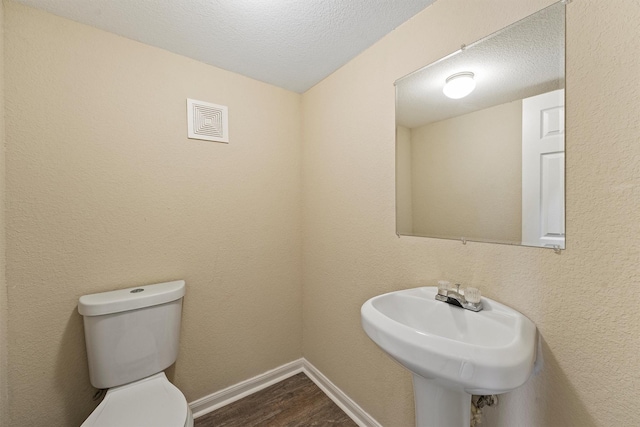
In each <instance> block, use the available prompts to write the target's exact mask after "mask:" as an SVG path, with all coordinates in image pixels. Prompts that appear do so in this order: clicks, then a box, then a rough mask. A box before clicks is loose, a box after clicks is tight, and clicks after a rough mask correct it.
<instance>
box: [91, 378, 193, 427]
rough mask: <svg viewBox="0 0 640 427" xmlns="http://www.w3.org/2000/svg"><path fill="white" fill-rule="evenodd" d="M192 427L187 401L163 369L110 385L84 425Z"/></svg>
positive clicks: (96, 426)
mask: <svg viewBox="0 0 640 427" xmlns="http://www.w3.org/2000/svg"><path fill="white" fill-rule="evenodd" d="M116 426H117V427H147V426H148V427H193V414H192V413H191V409H190V408H189V405H188V404H187V400H186V399H185V397H184V396H183V394H182V393H181V392H180V390H178V388H177V387H176V386H174V385H173V384H171V383H170V382H169V380H168V379H167V377H166V375H165V374H164V372H161V373H159V374H155V375H152V376H151V377H149V378H145V379H142V380H139V381H136V382H134V383H131V384H126V385H122V386H119V387H114V388H111V389H109V390H108V391H107V394H106V395H105V397H104V400H103V401H102V402H101V403H100V405H98V407H97V408H96V409H95V410H94V411H93V412H92V413H91V415H90V416H89V418H87V420H86V421H85V422H84V423H83V424H82V426H81V427H116Z"/></svg>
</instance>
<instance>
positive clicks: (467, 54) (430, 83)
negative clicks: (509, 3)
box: [396, 3, 564, 128]
mask: <svg viewBox="0 0 640 427" xmlns="http://www.w3.org/2000/svg"><path fill="white" fill-rule="evenodd" d="M462 71H471V72H473V73H474V75H475V77H474V78H475V81H476V89H475V90H474V91H473V92H472V93H471V94H470V95H469V96H467V97H465V98H462V99H449V98H447V97H445V95H444V94H443V93H442V88H443V86H444V83H445V80H446V79H447V77H449V76H450V75H452V74H455V73H459V72H462ZM563 87H564V5H563V4H562V3H556V4H554V5H552V6H549V7H547V8H546V9H543V10H542V11H540V12H538V13H536V14H533V15H531V16H529V17H527V18H525V19H523V20H521V21H518V22H516V23H515V24H513V25H511V26H509V27H507V28H505V29H503V30H502V31H498V32H497V33H495V34H492V35H491V36H489V37H487V38H485V39H483V40H480V41H479V42H477V43H474V44H473V45H470V46H469V47H467V48H466V49H464V50H461V51H459V52H457V53H455V54H453V55H451V56H449V57H447V58H444V59H442V60H440V61H437V62H435V63H433V64H431V65H429V66H427V67H425V68H423V69H421V70H419V71H417V72H415V73H413V74H410V75H409V76H407V77H404V78H402V79H400V80H399V81H398V82H397V85H396V93H397V108H396V123H398V124H399V125H401V126H405V127H408V128H415V127H419V126H423V125H425V124H427V123H431V122H435V121H438V120H444V119H447V118H450V117H455V116H459V115H461V114H466V113H470V112H472V111H476V110H481V109H484V108H487V107H490V106H494V105H499V104H504V103H506V102H511V101H515V100H518V99H523V98H527V97H530V96H534V95H539V94H541V93H545V92H549V91H551V90H555V89H559V88H563Z"/></svg>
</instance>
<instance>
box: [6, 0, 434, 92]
mask: <svg viewBox="0 0 640 427" xmlns="http://www.w3.org/2000/svg"><path fill="white" fill-rule="evenodd" d="M18 1H19V2H20V3H22V4H25V5H28V6H33V7H36V8H39V9H43V10H46V11H48V12H51V13H53V14H56V15H59V16H62V17H65V18H69V19H72V20H74V21H77V22H81V23H84V24H88V25H91V26H93V27H97V28H100V29H103V30H106V31H109V32H112V33H115V34H119V35H121V36H124V37H127V38H130V39H133V40H137V41H140V42H142V43H146V44H149V45H152V46H157V47H160V48H163V49H166V50H169V51H171V52H175V53H178V54H180V55H184V56H188V57H190V58H193V59H196V60H198V61H202V62H205V63H207V64H211V65H215V66H217V67H220V68H223V69H226V70H229V71H233V72H236V73H239V74H242V75H245V76H248V77H252V78H254V79H257V80H261V81H263V82H267V83H271V84H273V85H276V86H280V87H283V88H285V89H289V90H292V91H295V92H299V93H302V92H304V91H306V90H307V89H309V88H311V87H312V86H313V85H315V84H316V83H318V82H319V81H320V80H322V79H323V78H325V77H327V76H328V75H330V74H331V73H332V72H333V71H335V70H337V69H338V68H340V67H341V66H342V65H344V64H346V63H347V62H348V61H349V60H351V59H352V58H354V57H355V56H356V55H358V54H359V53H360V52H362V51H363V50H365V49H366V48H368V47H369V46H371V45H372V44H374V43H375V42H376V41H377V40H379V39H380V38H382V37H383V36H384V35H385V34H387V33H389V32H390V31H392V30H393V29H394V28H396V27H397V26H399V25H400V24H402V23H403V22H405V21H406V20H408V19H409V18H411V17H412V16H413V15H415V14H416V13H418V12H419V11H421V10H422V9H424V8H425V7H427V6H428V5H429V4H431V3H433V2H434V1H435V0H403V1H398V0H162V1H158V0H64V1H61V0H18Z"/></svg>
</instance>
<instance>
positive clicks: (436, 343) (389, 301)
mask: <svg viewBox="0 0 640 427" xmlns="http://www.w3.org/2000/svg"><path fill="white" fill-rule="evenodd" d="M437 293H438V289H437V288H435V287H424V288H415V289H406V290H402V291H397V292H391V293H388V294H384V295H379V296H376V297H373V298H371V299H370V300H368V301H367V302H365V303H364V305H363V306H362V310H361V315H362V327H363V328H364V330H365V332H366V333H367V335H368V336H369V337H370V338H371V339H372V340H373V341H374V342H375V343H376V344H377V345H378V346H380V348H382V350H384V351H385V352H386V353H387V354H389V355H390V356H391V357H392V358H393V359H395V360H396V361H398V362H399V363H400V364H402V365H403V366H404V367H405V368H407V369H408V370H409V371H411V373H412V374H413V387H414V396H415V403H416V425H417V427H469V423H470V410H471V395H473V394H478V395H483V394H499V393H506V392H508V391H511V390H513V389H515V388H517V387H519V386H521V385H522V384H524V383H525V382H526V381H527V379H528V378H529V375H530V374H531V371H532V369H533V364H534V362H535V354H536V351H535V350H536V327H535V325H534V324H533V323H532V322H531V321H530V320H529V319H527V318H526V317H525V316H523V315H522V314H520V313H519V312H517V311H515V310H513V309H511V308H509V307H507V306H505V305H502V304H500V303H498V302H495V301H493V300H491V299H489V298H484V297H483V298H482V304H483V306H484V309H483V310H482V311H480V312H477V313H476V312H473V311H469V310H465V309H463V308H460V307H456V306H453V305H450V304H447V303H445V302H441V301H437V300H436V299H435V295H436V294H437Z"/></svg>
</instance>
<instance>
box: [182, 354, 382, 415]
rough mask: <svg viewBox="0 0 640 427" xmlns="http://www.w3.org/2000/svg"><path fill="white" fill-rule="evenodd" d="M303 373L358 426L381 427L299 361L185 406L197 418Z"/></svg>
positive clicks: (313, 367) (303, 360)
mask: <svg viewBox="0 0 640 427" xmlns="http://www.w3.org/2000/svg"><path fill="white" fill-rule="evenodd" d="M300 372H304V374H305V375H306V376H307V377H309V379H310V380H311V381H313V382H314V383H315V384H316V385H317V386H318V387H319V388H320V389H321V390H322V391H323V392H324V393H325V394H326V395H327V396H329V398H330V399H331V400H333V402H334V403H335V404H336V405H338V406H339V407H340V409H342V410H343V411H344V412H345V413H346V414H347V415H348V416H349V418H351V419H352V420H353V421H354V422H355V423H356V424H358V426H360V427H382V426H381V425H380V423H378V422H377V421H376V420H375V419H374V418H373V417H372V416H371V415H369V414H368V413H366V412H365V411H364V409H362V408H361V407H360V406H358V404H357V403H356V402H354V401H353V400H351V399H350V398H349V396H347V395H346V394H345V393H344V392H343V391H342V390H340V389H339V388H338V387H336V386H335V384H333V383H332V382H331V381H329V379H328V378H327V377H325V376H324V375H323V374H322V373H321V372H320V371H319V370H318V369H317V368H316V367H315V366H313V365H312V364H311V363H309V361H308V360H306V359H304V358H302V359H298V360H294V361H293V362H289V363H287V364H285V365H282V366H280V367H278V368H275V369H272V370H270V371H267V372H265V373H263V374H260V375H257V376H255V377H253V378H249V379H248V380H245V381H242V382H240V383H238V384H235V385H232V386H231V387H227V388H225V389H223V390H220V391H217V392H215V393H213V394H210V395H209V396H205V397H203V398H201V399H198V400H196V401H194V402H191V403H189V407H191V411H193V417H194V418H198V417H201V416H203V415H205V414H208V413H209V412H213V411H215V410H216V409H218V408H221V407H223V406H225V405H228V404H230V403H233V402H235V401H236V400H240V399H242V398H243V397H245V396H248V395H250V394H253V393H255V392H257V391H260V390H262V389H264V388H267V387H269V386H270V385H273V384H276V383H278V382H280V381H282V380H284V379H287V378H289V377H291V376H293V375H295V374H298V373H300Z"/></svg>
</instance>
